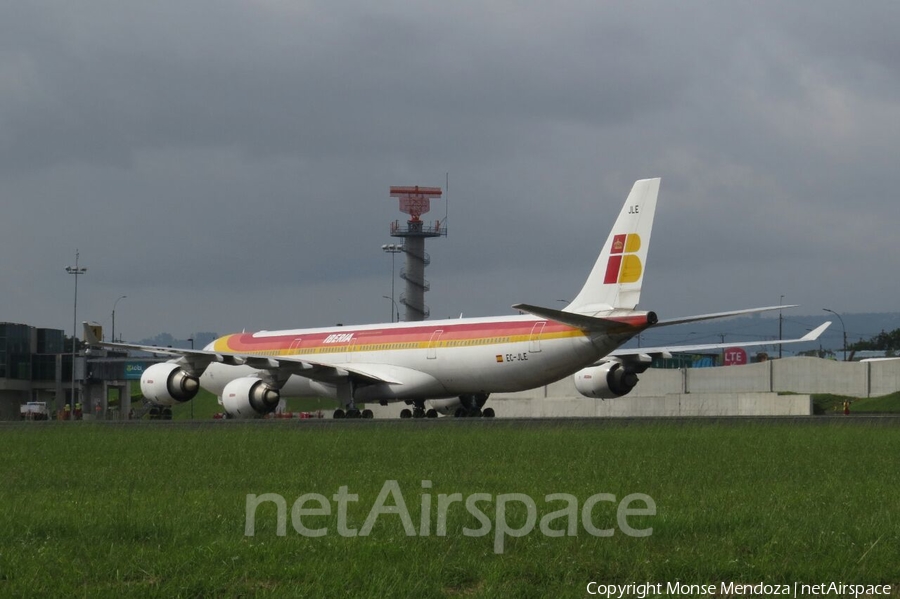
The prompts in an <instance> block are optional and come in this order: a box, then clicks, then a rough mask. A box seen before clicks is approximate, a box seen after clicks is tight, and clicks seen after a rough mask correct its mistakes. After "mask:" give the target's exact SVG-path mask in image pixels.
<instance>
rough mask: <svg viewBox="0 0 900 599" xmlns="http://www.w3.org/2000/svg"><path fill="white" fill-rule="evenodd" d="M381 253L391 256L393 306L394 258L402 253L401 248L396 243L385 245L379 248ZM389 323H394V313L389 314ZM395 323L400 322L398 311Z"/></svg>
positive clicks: (392, 295) (392, 299)
mask: <svg viewBox="0 0 900 599" xmlns="http://www.w3.org/2000/svg"><path fill="white" fill-rule="evenodd" d="M381 251H383V252H384V253H386V254H390V255H391V304H392V306H391V307H392V308H393V306H394V305H396V304H395V303H394V257H395V256H396V255H397V254H399V253H400V252H402V251H403V246H402V245H400V244H398V243H387V244H385V245H383V246H381ZM391 322H394V313H393V311H392V312H391ZM397 322H400V310H397Z"/></svg>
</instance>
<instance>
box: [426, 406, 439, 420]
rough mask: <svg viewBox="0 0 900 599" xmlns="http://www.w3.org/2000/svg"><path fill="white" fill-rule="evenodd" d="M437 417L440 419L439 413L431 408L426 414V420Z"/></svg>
mask: <svg viewBox="0 0 900 599" xmlns="http://www.w3.org/2000/svg"><path fill="white" fill-rule="evenodd" d="M437 417H438V413H437V410H435V409H434V408H431V409H430V410H428V411H427V412H425V418H437Z"/></svg>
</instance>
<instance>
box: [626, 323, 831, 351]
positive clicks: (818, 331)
mask: <svg viewBox="0 0 900 599" xmlns="http://www.w3.org/2000/svg"><path fill="white" fill-rule="evenodd" d="M829 326H831V321H828V322H825V323H823V324H821V325H819V326H818V327H816V328H815V329H813V330H812V331H810V332H809V333H807V334H806V335H804V336H803V337H800V338H799V339H781V340H778V339H775V340H772V341H734V342H731V343H703V344H696V345H669V346H665V347H631V348H627V349H617V350H615V351H614V352H612V353H610V354H609V356H611V357H627V356H640V355H644V356H663V357H671V355H672V352H696V351H704V350H709V349H726V348H729V347H756V346H762V345H787V344H789V343H806V342H809V341H815V340H816V339H818V338H819V336H821V335H822V333H824V332H825V329H827V328H828V327H829Z"/></svg>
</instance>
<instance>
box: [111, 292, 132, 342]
mask: <svg viewBox="0 0 900 599" xmlns="http://www.w3.org/2000/svg"><path fill="white" fill-rule="evenodd" d="M126 297H128V296H127V295H123V296H121V297H120V298H119V299H117V300H116V301H115V302H113V310H112V342H113V343H115V342H116V306H117V305H118V303H119V300H123V299H125V298H126Z"/></svg>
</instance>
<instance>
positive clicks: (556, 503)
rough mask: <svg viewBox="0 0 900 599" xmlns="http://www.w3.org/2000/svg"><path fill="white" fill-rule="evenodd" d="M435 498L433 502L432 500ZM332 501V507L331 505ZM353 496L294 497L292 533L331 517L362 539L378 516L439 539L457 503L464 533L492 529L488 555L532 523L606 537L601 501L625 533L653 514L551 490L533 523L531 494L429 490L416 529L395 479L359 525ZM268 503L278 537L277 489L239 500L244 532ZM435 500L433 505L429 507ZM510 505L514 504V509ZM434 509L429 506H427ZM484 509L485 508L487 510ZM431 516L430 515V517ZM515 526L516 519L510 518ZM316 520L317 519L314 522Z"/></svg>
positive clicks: (643, 502)
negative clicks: (465, 520) (466, 522)
mask: <svg viewBox="0 0 900 599" xmlns="http://www.w3.org/2000/svg"><path fill="white" fill-rule="evenodd" d="M432 486H433V485H432V483H431V481H430V480H423V481H422V489H423V490H425V491H427V490H428V489H431V488H432ZM435 499H436V502H435V501H433V500H435ZM332 501H334V503H335V504H336V507H333V506H332ZM358 501H359V495H358V494H356V493H350V491H349V488H348V487H347V486H342V487H340V488H339V489H338V492H337V493H335V494H334V495H333V496H332V497H331V500H329V499H328V497H326V496H325V495H321V494H319V493H305V494H303V495H301V496H300V497H298V498H297V500H296V501H294V504H293V506H292V507H291V525H292V526H293V528H294V530H295V531H297V533H298V534H300V535H303V536H305V537H324V536H326V535H328V534H329V533H330V532H331V531H330V530H329V529H328V527H320V528H310V527H309V520H307V521H306V523H304V519H305V518H315V517H331V516H332V514H336V516H337V526H336V529H337V533H338V534H339V535H340V536H342V537H356V536H360V537H366V536H368V535H369V534H371V532H372V529H373V528H374V526H375V523H376V522H377V521H378V518H380V517H382V516H396V517H397V518H399V519H400V523H401V524H402V525H403V530H404V531H405V532H406V535H407V536H409V537H414V536H420V537H427V536H431V534H432V522H434V534H435V535H436V536H439V537H445V536H447V519H448V516H449V514H450V512H451V511H452V510H454V509H455V510H460V509H462V508H463V507H464V508H465V510H466V511H467V512H468V513H469V514H471V515H472V516H473V517H474V518H475V519H476V520H477V521H478V523H479V524H480V526H478V527H477V528H467V527H464V528H463V529H462V533H463V535H464V536H467V537H484V536H487V535H489V534H491V531H493V533H494V553H503V551H504V546H505V543H506V539H507V537H524V536H525V535H528V534H530V533H532V532H534V529H535V526H538V530H539V531H540V533H541V534H543V535H545V536H548V537H562V536H566V535H567V536H570V537H574V536H577V535H578V524H579V523H580V524H581V527H582V528H583V529H584V531H585V532H586V533H588V534H589V535H592V536H595V537H611V536H613V535H614V534H615V531H616V529H615V528H602V526H605V525H608V524H611V523H605V524H599V523H597V522H596V520H595V518H594V508H595V507H597V505H598V504H601V503H607V504H613V505H616V524H617V526H618V529H619V530H620V531H621V532H622V534H624V535H626V536H629V537H649V536H650V535H652V534H653V528H652V527H650V528H633V527H632V526H631V525H630V524H629V522H628V519H629V518H630V517H632V516H655V515H656V502H655V501H653V498H652V497H650V496H649V495H645V494H644V493H632V494H630V495H626V496H625V497H623V498H622V499H621V501H617V499H616V496H615V495H613V494H611V493H597V494H596V495H591V496H590V497H588V498H587V499H585V500H584V502H583V503H581V506H580V509H579V501H578V498H577V497H575V496H574V495H571V494H569V493H552V494H550V495H546V496H544V503H545V504H553V505H548V507H550V508H556V507H559V509H554V511H551V512H548V513H545V514H543V516H541V518H540V521H538V506H537V503H536V502H535V500H534V499H532V498H531V496H529V495H526V494H524V493H503V494H499V495H491V494H490V493H472V494H470V495H468V496H466V497H463V495H462V493H449V494H447V493H438V494H437V496H436V497H434V496H432V494H431V493H428V492H422V493H420V496H419V502H418V503H419V508H420V509H419V522H418V528H417V527H416V526H415V524H414V523H413V518H412V516H411V515H410V511H409V509H408V508H407V507H406V505H407V503H406V499H405V498H404V496H403V491H402V489H401V488H400V484H399V483H398V482H397V481H396V480H387V481H385V482H384V485H382V487H381V491H380V492H379V493H378V497H376V498H375V501H374V502H373V504H372V507H371V509H370V510H369V512H368V516H367V517H366V519H365V521H364V522H363V524H362V527H361V528H358V529H357V528H352V527H351V525H350V523H349V522H348V517H347V511H348V505H349V504H350V503H351V502H358ZM265 503H274V504H275V506H276V507H277V510H278V513H277V522H276V528H275V534H276V535H277V536H280V537H283V536H285V535H286V534H287V519H288V518H287V501H286V500H285V498H284V497H282V496H281V495H279V494H277V493H265V494H263V495H255V494H252V493H251V494H248V495H247V496H246V503H245V524H244V535H245V536H248V537H253V536H256V511H257V509H258V508H259V506H260V505H262V504H265ZM435 503H436V506H435V505H434V504H435ZM489 506H493V507H494V510H493V517H494V520H493V521H492V520H491V518H490V517H489V516H488V514H487V513H485V510H484V509H483V508H484V507H489ZM514 506H515V507H514ZM433 508H434V509H433ZM522 508H524V510H525V521H524V523H521V525H519V526H513V525H512V523H510V522H509V521H508V520H507V516H508V514H509V513H511V512H518V511H520V510H521V509H522ZM487 511H488V512H490V510H487ZM432 514H434V517H432ZM515 520H516V521H515V522H514V523H515V524H519V522H518V520H519V518H516V519H515ZM319 523H321V521H320V522H319Z"/></svg>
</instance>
